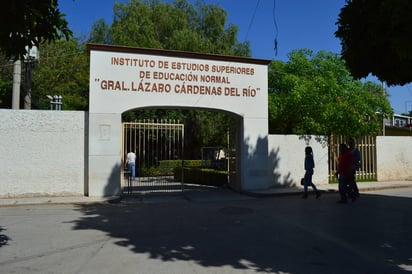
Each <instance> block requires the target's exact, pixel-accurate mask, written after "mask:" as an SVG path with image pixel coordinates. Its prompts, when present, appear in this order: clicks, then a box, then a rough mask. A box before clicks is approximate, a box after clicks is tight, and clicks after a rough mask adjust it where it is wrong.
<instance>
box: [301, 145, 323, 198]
mask: <svg viewBox="0 0 412 274" xmlns="http://www.w3.org/2000/svg"><path fill="white" fill-rule="evenodd" d="M314 168H315V161H314V160H313V150H312V147H310V146H307V147H306V148H305V176H304V177H303V191H304V193H303V196H302V198H303V199H306V198H307V197H308V186H311V187H312V188H313V191H315V194H316V199H318V198H319V197H320V192H319V190H318V189H317V188H316V186H315V184H314V183H313V182H312V175H313V169H314Z"/></svg>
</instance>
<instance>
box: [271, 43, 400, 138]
mask: <svg viewBox="0 0 412 274" xmlns="http://www.w3.org/2000/svg"><path fill="white" fill-rule="evenodd" d="M269 88H270V93H269V131H270V132H271V133H279V134H299V135H306V134H315V135H324V136H329V135H330V134H332V133H334V134H338V135H344V136H354V137H358V136H362V135H368V134H377V133H378V130H379V128H380V125H381V124H382V118H383V116H386V115H391V114H392V109H391V107H390V104H389V102H388V100H387V98H386V97H385V95H384V89H383V87H382V86H381V85H378V84H375V83H372V82H366V83H362V82H361V81H358V80H353V78H352V77H351V76H350V74H349V72H348V70H347V69H346V67H345V64H344V62H343V61H342V60H341V59H340V57H339V56H338V55H336V54H334V53H328V52H324V51H321V52H319V53H317V54H316V55H315V54H313V52H312V51H311V50H296V51H292V52H291V53H290V54H289V61H288V62H287V63H284V62H281V61H272V63H271V64H270V66H269Z"/></svg>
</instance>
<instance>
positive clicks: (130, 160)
mask: <svg viewBox="0 0 412 274" xmlns="http://www.w3.org/2000/svg"><path fill="white" fill-rule="evenodd" d="M125 165H126V166H128V167H129V172H130V174H131V175H132V180H134V179H135V178H136V154H135V153H134V152H133V151H130V152H129V153H127V157H126V163H125Z"/></svg>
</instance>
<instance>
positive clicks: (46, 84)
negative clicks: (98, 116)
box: [32, 39, 89, 110]
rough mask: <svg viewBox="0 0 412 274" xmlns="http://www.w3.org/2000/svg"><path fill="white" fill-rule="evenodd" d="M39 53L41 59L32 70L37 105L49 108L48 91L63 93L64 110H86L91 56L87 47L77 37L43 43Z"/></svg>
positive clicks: (49, 93)
mask: <svg viewBox="0 0 412 274" xmlns="http://www.w3.org/2000/svg"><path fill="white" fill-rule="evenodd" d="M40 54H41V59H40V63H39V64H38V65H37V68H36V69H34V70H33V71H32V79H33V87H32V90H33V91H32V100H33V102H34V105H35V107H36V108H40V109H48V108H49V104H50V100H49V99H47V97H46V95H51V96H54V95H61V96H63V109H64V110H87V109H88V96H89V60H88V53H87V51H86V49H85V47H84V46H83V45H79V44H78V42H77V40H75V39H72V40H70V41H68V42H66V41H63V40H59V41H56V42H55V43H51V44H44V45H42V46H41V48H40Z"/></svg>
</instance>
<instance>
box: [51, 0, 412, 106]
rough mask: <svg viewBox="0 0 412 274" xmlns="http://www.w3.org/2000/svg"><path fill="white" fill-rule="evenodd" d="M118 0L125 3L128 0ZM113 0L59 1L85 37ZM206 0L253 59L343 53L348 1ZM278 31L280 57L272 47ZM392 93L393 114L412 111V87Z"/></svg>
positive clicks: (107, 14)
mask: <svg viewBox="0 0 412 274" xmlns="http://www.w3.org/2000/svg"><path fill="white" fill-rule="evenodd" d="M117 1H120V2H127V0H117ZM191 1H192V0H191ZM195 1H196V0H193V1H192V2H195ZM115 2H116V0H59V8H60V11H61V12H62V13H65V14H66V19H67V21H68V22H69V27H70V28H71V30H72V31H73V32H74V34H75V36H77V37H78V36H82V35H84V36H86V35H87V34H88V33H89V31H90V29H91V25H92V24H93V22H95V21H96V20H98V19H100V18H104V19H105V20H106V22H107V23H109V24H110V23H111V22H112V17H113V12H112V11H113V5H114V3H115ZM168 2H170V0H169V1H168ZM204 2H205V3H206V4H208V3H214V4H217V5H219V6H222V7H223V8H224V9H225V10H226V12H227V14H228V23H233V24H235V25H237V26H238V28H239V34H238V40H239V41H245V40H249V41H250V43H251V48H252V57H254V58H261V59H276V60H281V61H287V60H288V58H287V54H288V53H289V52H290V51H292V50H294V49H299V48H309V49H311V50H313V51H314V52H318V51H320V50H326V51H330V52H335V53H340V50H341V46H340V40H339V39H337V38H336V37H335V36H334V32H335V31H336V29H337V26H336V25H335V22H336V21H337V18H338V14H339V11H340V9H341V8H342V7H343V6H344V3H345V0H315V1H308V0H204ZM274 19H275V20H276V25H277V31H276V28H275V23H274ZM276 34H277V41H278V52H277V55H276V54H275V50H274V40H275V36H276ZM371 79H373V78H371ZM373 81H376V80H374V79H373ZM388 93H389V94H390V97H389V101H390V102H391V105H392V108H393V109H394V111H395V113H403V112H407V111H410V110H412V85H406V86H403V87H392V88H388Z"/></svg>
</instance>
